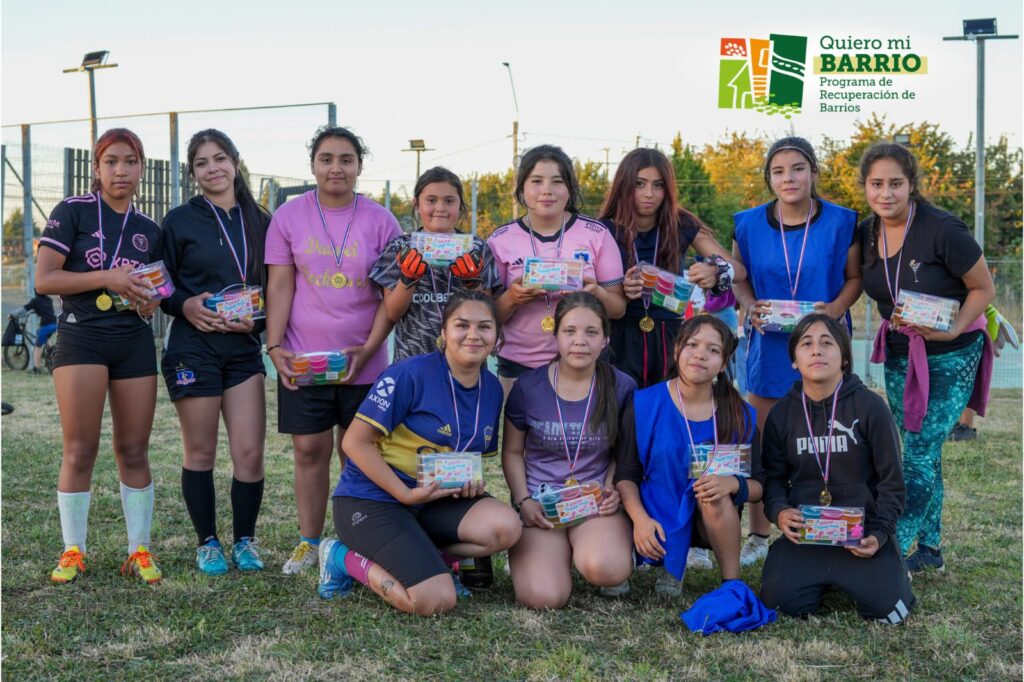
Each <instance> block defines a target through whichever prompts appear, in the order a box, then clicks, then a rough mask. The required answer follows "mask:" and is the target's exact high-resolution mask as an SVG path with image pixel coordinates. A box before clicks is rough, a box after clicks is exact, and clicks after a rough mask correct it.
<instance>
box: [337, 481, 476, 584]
mask: <svg viewBox="0 0 1024 682" xmlns="http://www.w3.org/2000/svg"><path fill="white" fill-rule="evenodd" d="M487 497H490V495H482V496H480V497H474V498H472V499H467V498H460V499H455V498H452V497H444V498H441V499H440V500H435V501H433V502H430V503H428V504H425V505H423V506H422V507H407V506H405V505H404V504H398V503H397V502H378V501H376V500H363V499H360V498H358V497H335V498H334V500H333V510H334V532H335V533H337V534H338V538H339V539H340V540H341V541H342V542H343V543H345V544H346V545H348V547H350V548H351V549H354V550H355V551H357V552H359V553H360V554H362V555H363V556H364V557H366V558H367V559H370V560H371V561H373V562H375V563H378V564H380V565H381V567H383V568H384V570H385V571H387V572H388V573H390V574H391V575H393V576H394V577H395V579H396V580H397V581H398V582H399V583H401V585H402V587H405V588H406V589H408V588H410V587H414V586H415V585H418V584H420V583H421V582H423V581H424V580H427V579H429V578H433V577H434V576H435V575H443V574H445V573H447V572H448V566H446V565H445V563H444V561H442V559H441V555H440V554H439V553H438V548H439V547H447V546H449V545H453V544H455V543H456V542H458V541H459V524H460V523H462V518H463V517H464V516H465V515H466V513H467V512H468V511H469V510H470V509H471V508H472V507H473V505H474V504H476V503H477V502H479V501H480V500H483V499H486V498H487Z"/></svg>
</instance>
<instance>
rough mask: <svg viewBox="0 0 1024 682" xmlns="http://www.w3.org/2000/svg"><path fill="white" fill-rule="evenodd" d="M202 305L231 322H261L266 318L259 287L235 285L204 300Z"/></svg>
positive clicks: (261, 291) (261, 292)
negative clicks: (224, 316)
mask: <svg viewBox="0 0 1024 682" xmlns="http://www.w3.org/2000/svg"><path fill="white" fill-rule="evenodd" d="M203 305H204V306H206V307H207V308H208V309H209V310H212V311H213V312H215V313H217V314H219V315H226V316H227V318H228V319H229V320H231V321H232V322H240V321H241V320H262V319H264V318H265V317H266V316H267V311H266V308H265V307H264V305H263V289H261V288H260V287H250V286H244V285H241V284H235V285H232V286H230V287H227V288H225V289H223V290H221V292H220V293H218V294H214V295H213V296H211V297H210V298H208V299H206V300H205V301H203Z"/></svg>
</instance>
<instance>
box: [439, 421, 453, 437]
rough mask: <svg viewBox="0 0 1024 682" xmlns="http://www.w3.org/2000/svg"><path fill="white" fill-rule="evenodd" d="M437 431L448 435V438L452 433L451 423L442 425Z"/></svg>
mask: <svg viewBox="0 0 1024 682" xmlns="http://www.w3.org/2000/svg"><path fill="white" fill-rule="evenodd" d="M437 432H438V433H440V434H441V435H442V436H448V437H449V438H450V437H451V435H452V425H451V424H445V425H444V426H442V427H441V428H439V429H438V430H437Z"/></svg>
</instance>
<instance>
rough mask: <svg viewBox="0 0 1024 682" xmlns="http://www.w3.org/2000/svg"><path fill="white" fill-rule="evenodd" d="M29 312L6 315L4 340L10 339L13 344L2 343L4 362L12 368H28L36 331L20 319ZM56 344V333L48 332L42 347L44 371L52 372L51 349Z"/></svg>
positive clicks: (26, 316)
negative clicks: (18, 314) (48, 334)
mask: <svg viewBox="0 0 1024 682" xmlns="http://www.w3.org/2000/svg"><path fill="white" fill-rule="evenodd" d="M30 314H31V313H29V314H25V313H23V314H22V315H20V316H16V315H13V314H12V315H8V317H7V319H8V323H7V324H8V329H9V330H11V331H5V332H4V338H5V340H12V341H13V344H9V345H4V364H5V365H7V366H8V367H9V368H11V369H13V370H24V369H26V368H28V360H29V358H30V357H32V349H33V348H35V344H36V331H34V330H30V329H29V325H27V324H23V323H22V320H23V319H26V320H27V318H28V317H29V315H30ZM56 344H57V333H56V332H54V333H53V334H50V338H48V339H47V340H46V345H45V346H44V347H43V366H45V367H46V371H47V372H49V373H50V374H53V351H54V348H55V347H56Z"/></svg>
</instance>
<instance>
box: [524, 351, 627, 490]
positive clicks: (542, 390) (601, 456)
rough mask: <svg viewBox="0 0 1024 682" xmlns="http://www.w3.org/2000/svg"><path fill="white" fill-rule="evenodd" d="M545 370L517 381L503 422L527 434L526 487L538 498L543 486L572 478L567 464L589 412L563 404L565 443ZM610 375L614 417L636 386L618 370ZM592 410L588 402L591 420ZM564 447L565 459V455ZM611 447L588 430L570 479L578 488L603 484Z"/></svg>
mask: <svg viewBox="0 0 1024 682" xmlns="http://www.w3.org/2000/svg"><path fill="white" fill-rule="evenodd" d="M548 367H549V365H544V366H543V367H538V368H537V369H534V370H530V371H529V372H526V373H525V374H523V375H522V376H520V377H519V379H517V380H516V383H515V384H514V385H513V386H512V390H511V392H509V394H508V401H507V402H506V403H505V416H506V417H508V420H509V421H510V422H512V424H513V425H514V426H515V427H516V428H517V429H519V430H521V431H525V432H526V451H525V453H524V454H525V458H526V487H527V489H528V490H529V491H530V492H531V493H534V492H536V491H537V488H538V487H539V486H540V484H541V483H547V484H548V485H553V486H562V485H563V484H564V483H565V480H566V479H567V478H569V477H570V474H569V458H570V457H571V456H575V454H576V442H577V441H578V440H579V437H580V431H581V430H582V428H583V414H584V412H585V411H586V407H587V400H586V398H584V399H583V400H578V401H569V400H561V405H562V418H563V419H564V420H565V421H564V425H565V426H564V428H565V441H563V439H562V428H563V427H562V423H560V422H559V419H558V410H557V409H556V407H555V397H556V396H555V389H554V387H553V386H552V385H551V381H550V380H549V378H548ZM614 372H615V397H616V401H617V403H618V413H619V414H621V413H622V409H623V408H624V407H625V406H626V402H627V401H628V400H631V399H632V395H633V391H635V390H636V382H635V381H633V379H632V378H631V377H630V376H629V375H627V374H625V373H623V372H620V371H619V370H617V369H615V370H614ZM594 408H595V405H594V403H593V402H592V403H591V406H590V410H591V416H593V411H594ZM566 442H568V445H569V453H570V454H569V455H566V453H565V443H566ZM613 445H614V444H613V443H612V442H610V441H609V440H608V437H607V435H606V434H605V433H604V432H603V430H602V431H601V432H598V433H591V432H590V430H589V429H587V430H586V432H585V433H584V435H583V443H582V444H581V446H580V457H579V459H578V460H576V468H575V470H574V471H573V474H572V477H573V478H575V479H576V480H577V481H579V482H580V483H583V482H585V481H593V480H598V481H601V482H602V483H603V482H604V477H605V474H607V473H608V465H609V464H611V462H612V458H613V456H614V453H613V450H612V446H613Z"/></svg>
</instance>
